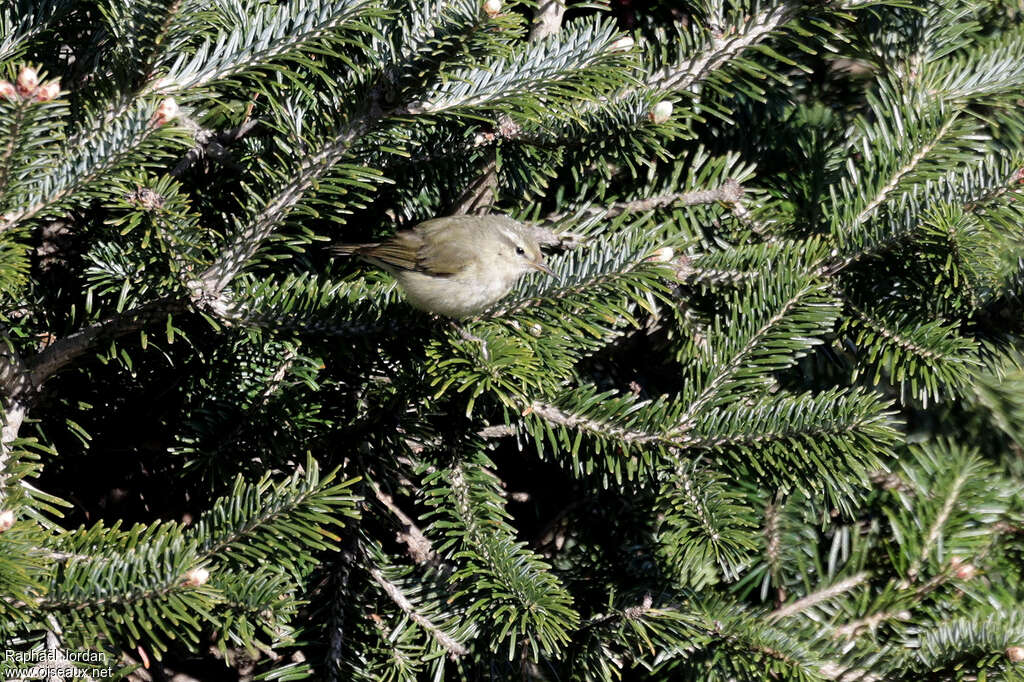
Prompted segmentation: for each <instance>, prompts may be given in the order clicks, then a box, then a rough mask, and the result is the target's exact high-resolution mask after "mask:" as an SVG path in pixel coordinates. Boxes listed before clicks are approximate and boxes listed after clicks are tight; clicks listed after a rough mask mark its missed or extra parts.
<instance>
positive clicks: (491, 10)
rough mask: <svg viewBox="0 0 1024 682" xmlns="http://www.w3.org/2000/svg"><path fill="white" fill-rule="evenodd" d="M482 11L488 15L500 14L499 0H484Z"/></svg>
mask: <svg viewBox="0 0 1024 682" xmlns="http://www.w3.org/2000/svg"><path fill="white" fill-rule="evenodd" d="M484 13H485V14H486V15H487V16H489V17H496V16H498V15H499V14H501V0H487V1H486V2H484Z"/></svg>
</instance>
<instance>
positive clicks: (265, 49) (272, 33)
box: [148, 0, 375, 94]
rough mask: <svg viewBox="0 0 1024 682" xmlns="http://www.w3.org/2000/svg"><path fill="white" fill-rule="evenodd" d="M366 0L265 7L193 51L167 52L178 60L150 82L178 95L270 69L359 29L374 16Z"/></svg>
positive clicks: (160, 90) (323, 0)
mask: <svg viewBox="0 0 1024 682" xmlns="http://www.w3.org/2000/svg"><path fill="white" fill-rule="evenodd" d="M374 8H375V5H374V3H372V2H369V1H368V0H343V1H341V2H337V1H334V0H311V1H309V2H294V1H293V2H288V3H286V4H284V5H273V6H271V5H264V6H261V7H259V8H258V9H257V10H256V11H255V12H253V13H252V15H248V16H245V19H244V23H243V22H239V24H238V25H236V26H233V27H231V30H229V31H224V32H222V33H220V34H219V35H218V36H217V37H216V39H215V40H211V41H208V42H206V43H204V44H202V45H201V46H200V47H199V48H198V49H197V50H196V51H195V52H194V53H193V54H178V55H169V56H170V57H171V58H174V59H176V61H175V63H174V64H173V65H171V66H170V68H169V69H168V73H167V74H166V75H165V76H163V77H162V78H160V79H158V80H157V81H154V82H152V83H150V84H149V85H148V90H149V91H152V92H158V93H168V94H174V93H180V92H185V91H195V90H197V89H200V88H206V87H210V86H211V85H214V84H216V83H223V82H230V81H232V80H234V79H237V78H239V77H240V76H241V75H243V74H246V73H255V72H259V71H260V70H261V69H267V70H270V69H271V68H272V67H271V65H273V64H274V63H275V62H280V61H281V60H284V59H289V58H293V59H294V58H301V57H302V56H303V55H304V53H309V52H313V51H315V50H316V49H317V48H322V47H323V46H324V45H325V44H326V43H329V42H330V41H331V40H332V39H334V40H337V39H338V38H339V35H340V34H342V32H343V31H344V30H345V29H352V28H362V29H364V28H365V27H364V26H363V25H362V24H361V22H362V20H363V19H364V18H365V17H366V16H369V15H372V14H374V13H375V12H374Z"/></svg>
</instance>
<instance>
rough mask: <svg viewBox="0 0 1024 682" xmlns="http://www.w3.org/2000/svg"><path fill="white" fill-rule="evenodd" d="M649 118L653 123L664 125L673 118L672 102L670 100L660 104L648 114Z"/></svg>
mask: <svg viewBox="0 0 1024 682" xmlns="http://www.w3.org/2000/svg"><path fill="white" fill-rule="evenodd" d="M647 118H649V119H651V122H652V123H664V122H665V121H667V120H669V119H670V118H672V102H669V101H668V100H663V101H661V102H658V103H657V104H655V105H654V107H653V108H652V109H651V110H650V111H649V112H648V113H647Z"/></svg>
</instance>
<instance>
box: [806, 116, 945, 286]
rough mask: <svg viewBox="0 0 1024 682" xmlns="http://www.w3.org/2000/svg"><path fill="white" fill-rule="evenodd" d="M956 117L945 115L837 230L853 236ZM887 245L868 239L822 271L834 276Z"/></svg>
mask: <svg viewBox="0 0 1024 682" xmlns="http://www.w3.org/2000/svg"><path fill="white" fill-rule="evenodd" d="M956 120H957V114H956V113H955V112H954V113H951V114H949V115H948V116H946V117H944V120H943V123H942V124H941V125H940V126H939V127H938V129H937V130H936V131H935V132H934V134H933V135H932V136H931V137H930V138H929V139H928V140H926V141H925V142H923V143H922V144H920V146H919V147H918V149H917V150H916V151H915V152H914V154H912V155H911V156H910V158H909V159H908V160H907V161H906V163H904V164H903V165H902V166H900V167H898V168H896V169H894V170H893V171H892V173H891V174H890V175H889V176H888V180H887V181H886V183H885V184H884V185H882V186H881V187H880V188H878V190H877V191H876V192H875V194H874V196H872V197H871V198H870V199H869V200H868V201H867V203H866V204H865V205H864V207H863V208H862V209H861V210H860V211H859V212H858V213H857V214H856V215H855V216H854V217H853V219H852V220H850V221H848V222H846V223H844V224H843V225H841V226H839V227H837V231H838V233H839V234H842V235H852V234H854V233H855V232H856V231H857V229H858V228H859V227H860V226H861V225H863V224H864V223H865V222H866V221H867V220H868V219H869V218H871V217H872V216H873V215H874V214H875V212H876V211H877V210H878V208H879V207H880V206H882V204H883V203H885V201H886V200H887V199H888V198H889V195H890V194H891V193H892V192H893V191H895V190H896V188H897V187H899V186H900V183H901V182H902V181H903V180H904V178H906V177H907V176H909V175H910V174H911V173H913V172H914V171H915V170H917V168H918V166H919V165H920V164H921V162H922V161H924V160H925V159H927V158H929V154H930V153H931V152H932V150H933V149H935V148H936V146H937V145H939V144H940V143H941V142H942V141H943V139H944V138H945V137H946V135H947V134H948V133H949V131H950V130H951V129H952V127H953V124H954V123H955V122H956ZM884 244H885V242H876V241H870V240H869V241H867V242H866V243H865V245H863V246H862V247H860V248H858V249H856V250H854V251H853V252H852V253H847V254H845V255H844V256H842V257H841V258H839V259H837V260H835V261H833V262H832V263H830V264H829V265H828V267H827V268H824V269H823V274H829V275H834V274H835V273H837V272H839V271H840V270H843V269H845V268H846V267H848V266H849V265H850V264H851V263H854V262H856V261H859V260H861V259H863V258H865V257H866V256H869V255H870V254H872V253H875V252H876V251H877V250H878V249H879V248H881V247H882V246H883V245H884Z"/></svg>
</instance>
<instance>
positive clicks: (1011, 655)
mask: <svg viewBox="0 0 1024 682" xmlns="http://www.w3.org/2000/svg"><path fill="white" fill-rule="evenodd" d="M1006 657H1007V658H1008V659H1010V660H1011V661H1013V662H1014V663H1020V662H1021V661H1024V646H1008V647H1006Z"/></svg>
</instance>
